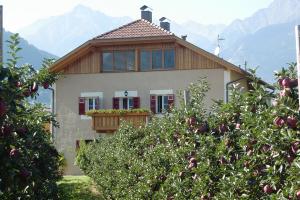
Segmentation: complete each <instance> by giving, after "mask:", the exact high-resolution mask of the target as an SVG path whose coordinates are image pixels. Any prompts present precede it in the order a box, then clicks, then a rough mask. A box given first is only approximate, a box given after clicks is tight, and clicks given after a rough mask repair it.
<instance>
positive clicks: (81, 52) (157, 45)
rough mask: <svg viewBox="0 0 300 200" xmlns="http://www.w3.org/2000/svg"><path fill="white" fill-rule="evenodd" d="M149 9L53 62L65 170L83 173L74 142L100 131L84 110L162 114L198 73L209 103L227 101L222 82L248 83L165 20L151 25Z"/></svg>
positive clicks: (59, 146)
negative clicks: (206, 86) (206, 85)
mask: <svg viewBox="0 0 300 200" xmlns="http://www.w3.org/2000/svg"><path fill="white" fill-rule="evenodd" d="M149 12H150V11H144V10H143V11H142V19H139V20H136V21H133V22H131V23H129V24H126V25H124V26H122V27H119V28H117V29H115V30H112V31H110V32H107V33H104V34H102V35H100V36H98V37H95V38H93V39H91V40H89V41H87V42H86V43H84V44H83V45H81V46H79V47H78V48H76V49H74V50H73V51H71V52H70V53H69V54H67V55H65V56H64V57H62V58H61V59H59V60H58V61H57V62H56V63H54V65H53V66H52V67H51V71H53V72H60V73H62V76H61V78H60V79H59V80H58V81H57V82H56V83H55V114H56V116H57V121H58V122H59V124H60V127H59V128H56V129H55V130H54V133H53V134H54V139H55V145H56V147H57V149H58V151H59V152H62V153H63V154H64V155H65V157H66V160H67V167H66V172H65V173H66V174H72V175H76V174H81V171H80V169H79V168H78V167H77V166H75V165H74V158H75V155H76V147H77V146H78V141H80V140H85V141H89V140H93V139H96V138H98V137H99V136H100V135H102V134H104V133H101V132H99V131H95V130H92V128H91V118H90V117H88V116H86V115H85V113H86V111H88V110H93V109H133V108H148V109H149V110H151V111H152V112H153V113H154V114H162V113H163V112H164V110H165V109H166V108H167V107H168V106H169V105H170V104H174V105H175V106H178V105H179V102H178V96H177V94H178V91H180V90H184V89H186V88H187V87H188V85H189V84H190V83H192V82H196V81H197V80H199V78H201V77H206V78H207V81H208V83H209V85H210V91H209V92H208V93H207V97H206V100H205V101H206V106H207V107H209V106H210V105H212V99H223V100H225V99H226V98H227V97H226V96H227V95H226V85H228V83H230V82H232V81H234V80H238V82H240V83H241V84H242V85H243V86H244V87H245V88H247V80H246V79H243V78H244V77H246V76H247V75H248V74H247V73H246V72H245V71H243V70H242V69H240V68H239V67H237V66H235V65H233V64H231V63H229V62H227V61H225V60H223V59H221V58H219V57H217V56H215V55H213V54H211V53H208V52H206V51H204V50H203V49H201V48H199V47H197V46H195V45H193V44H191V43H189V42H188V41H186V40H185V39H182V38H179V37H177V36H175V35H174V34H173V33H172V32H170V31H169V27H170V24H168V22H165V21H162V22H161V26H157V25H155V24H153V23H152V22H151V21H152V19H151V16H149ZM150 14H151V13H150ZM241 78H242V79H241Z"/></svg>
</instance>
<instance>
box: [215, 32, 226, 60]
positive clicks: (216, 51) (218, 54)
mask: <svg viewBox="0 0 300 200" xmlns="http://www.w3.org/2000/svg"><path fill="white" fill-rule="evenodd" d="M223 40H225V38H221V37H220V35H219V34H218V39H217V43H218V45H217V48H216V49H215V55H216V56H218V57H220V53H221V46H220V42H221V41H223Z"/></svg>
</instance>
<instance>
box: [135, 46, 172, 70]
mask: <svg viewBox="0 0 300 200" xmlns="http://www.w3.org/2000/svg"><path fill="white" fill-rule="evenodd" d="M140 66H141V71H149V70H160V69H173V68H175V50H174V49H164V50H162V49H153V50H141V53H140Z"/></svg>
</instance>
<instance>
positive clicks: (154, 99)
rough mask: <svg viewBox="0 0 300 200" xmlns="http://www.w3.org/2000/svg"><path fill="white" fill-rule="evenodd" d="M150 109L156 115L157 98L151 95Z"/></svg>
mask: <svg viewBox="0 0 300 200" xmlns="http://www.w3.org/2000/svg"><path fill="white" fill-rule="evenodd" d="M150 109H151V111H152V113H154V114H155V113H156V96H155V95H150Z"/></svg>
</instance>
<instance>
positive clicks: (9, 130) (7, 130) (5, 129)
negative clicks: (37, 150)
mask: <svg viewBox="0 0 300 200" xmlns="http://www.w3.org/2000/svg"><path fill="white" fill-rule="evenodd" d="M12 131H13V128H12V126H11V125H9V124H5V125H4V126H3V127H2V133H3V135H4V136H6V137H7V136H9V135H10V134H11V133H12Z"/></svg>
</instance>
